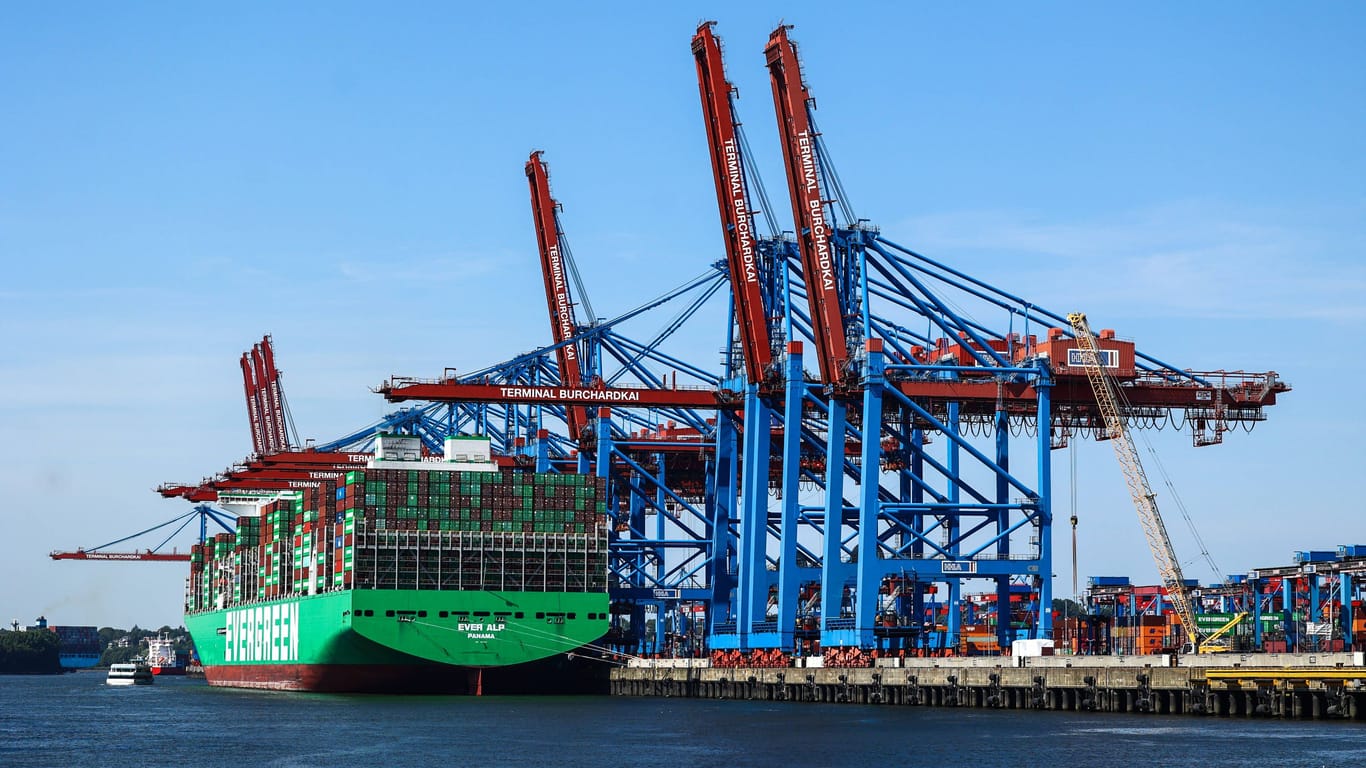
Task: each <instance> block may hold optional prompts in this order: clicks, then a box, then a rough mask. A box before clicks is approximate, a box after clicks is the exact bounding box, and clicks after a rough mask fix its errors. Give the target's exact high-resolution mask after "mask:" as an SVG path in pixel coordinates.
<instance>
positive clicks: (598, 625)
mask: <svg viewBox="0 0 1366 768" xmlns="http://www.w3.org/2000/svg"><path fill="white" fill-rule="evenodd" d="M185 621H186V626H187V628H188V629H189V631H190V634H191V636H192V637H193V638H194V643H195V647H196V649H197V650H198V652H199V657H200V662H201V663H202V664H203V666H204V674H205V678H206V679H207V680H208V682H209V684H210V685H218V686H231V687H246V688H269V689H276V690H298V691H367V692H390V693H398V692H419V691H433V692H438V691H439V692H449V693H514V692H532V691H535V692H551V691H564V692H578V691H582V690H585V689H592V688H593V687H595V685H596V683H597V681H598V680H599V678H601V679H603V680H605V673H602V674H599V672H600V669H599V668H605V667H606V665H605V664H603V663H602V662H600V661H596V660H594V659H592V658H591V657H592V656H593V654H591V653H588V654H584V653H581V652H578V651H579V649H580V648H581V647H582V646H584V645H588V644H591V643H593V642H594V641H595V640H598V639H599V638H601V637H602V636H603V635H604V634H605V633H606V632H607V630H608V627H609V622H608V598H607V595H606V594H605V593H600V592H599V593H591V592H587V593H586V592H508V591H498V592H494V591H473V590H460V591H442V590H386V589H344V590H334V591H329V592H324V593H321V594H317V595H290V596H285V597H281V598H278V599H273V600H261V601H258V602H253V603H248V604H240V605H235V606H232V607H231V608H228V609H224V610H212V611H201V612H196V613H190V614H187V615H186V617H185Z"/></svg>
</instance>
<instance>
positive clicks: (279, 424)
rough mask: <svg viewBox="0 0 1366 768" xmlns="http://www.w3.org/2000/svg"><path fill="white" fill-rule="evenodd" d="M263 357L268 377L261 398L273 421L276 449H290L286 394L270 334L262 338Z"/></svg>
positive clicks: (262, 387) (264, 382) (262, 388)
mask: <svg viewBox="0 0 1366 768" xmlns="http://www.w3.org/2000/svg"><path fill="white" fill-rule="evenodd" d="M260 346H261V358H262V361H263V363H264V365H265V371H266V379H265V381H263V382H261V399H262V400H263V401H264V402H265V403H266V404H267V408H268V411H269V413H270V415H271V421H272V422H273V426H274V430H275V431H274V432H273V433H272V437H273V442H274V444H275V450H276V451H285V450H288V449H289V433H288V431H287V430H286V425H285V422H286V419H285V394H284V391H283V390H282V389H281V388H280V372H279V371H278V370H277V369H276V368H275V348H274V346H273V345H272V343H271V340H270V336H269V335H267V336H265V337H263V338H262V339H261V345H260Z"/></svg>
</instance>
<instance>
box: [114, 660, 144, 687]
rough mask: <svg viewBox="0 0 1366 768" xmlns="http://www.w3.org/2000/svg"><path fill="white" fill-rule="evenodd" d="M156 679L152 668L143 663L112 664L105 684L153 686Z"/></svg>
mask: <svg viewBox="0 0 1366 768" xmlns="http://www.w3.org/2000/svg"><path fill="white" fill-rule="evenodd" d="M154 679H155V678H153V677H152V668H151V667H149V666H147V665H146V664H143V663H141V662H130V663H127V664H110V665H109V676H108V677H106V678H105V679H104V684H105V685H151V684H152V681H153V680H154Z"/></svg>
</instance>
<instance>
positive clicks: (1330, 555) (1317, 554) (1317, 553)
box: [1295, 549, 1338, 564]
mask: <svg viewBox="0 0 1366 768" xmlns="http://www.w3.org/2000/svg"><path fill="white" fill-rule="evenodd" d="M1336 559H1338V553H1337V552H1326V551H1324V550H1321V549H1312V550H1309V551H1308V552H1296V553H1295V562H1296V563H1297V564H1304V563H1330V562H1332V561H1334V560H1336Z"/></svg>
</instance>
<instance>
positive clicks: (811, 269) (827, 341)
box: [764, 26, 849, 384]
mask: <svg viewBox="0 0 1366 768" xmlns="http://www.w3.org/2000/svg"><path fill="white" fill-rule="evenodd" d="M787 30H788V27H786V26H780V27H778V28H777V29H775V30H774V31H773V34H771V35H769V38H768V45H767V46H766V47H765V48H764V55H765V57H766V59H767V60H768V72H769V79H770V81H771V83H772V85H773V107H774V110H775V111H776V112H777V115H778V137H779V139H780V142H781V143H782V146H783V165H784V166H785V167H786V169H787V188H788V191H789V193H790V195H791V198H792V220H793V223H794V224H795V225H796V227H797V246H798V249H799V250H800V251H801V255H802V277H803V278H804V280H805V281H806V300H807V303H808V304H809V307H810V310H811V326H812V328H811V330H812V334H813V335H814V336H815V341H816V354H817V358H818V359H819V361H820V367H821V381H822V382H824V383H826V384H832V383H836V382H838V381H839V380H840V379H841V378H842V377H843V375H844V372H845V366H846V365H847V363H848V362H849V345H848V342H847V341H846V340H845V333H844V316H843V314H842V312H841V310H840V301H839V291H838V285H837V280H836V272H835V254H834V250H833V244H832V243H831V241H830V239H831V235H832V234H833V227H832V226H831V223H830V218H829V216H828V214H827V209H826V204H825V200H823V199H822V198H821V176H820V160H819V157H818V156H817V149H816V135H815V133H814V131H813V130H812V128H811V117H810V115H809V114H808V113H807V105H808V103H809V102H810V101H811V94H810V93H809V92H808V91H807V88H806V84H805V83H804V82H803V81H802V71H801V64H800V63H799V62H798V61H797V48H796V46H795V45H794V44H793V43H792V41H791V40H789V39H788V37H787Z"/></svg>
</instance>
